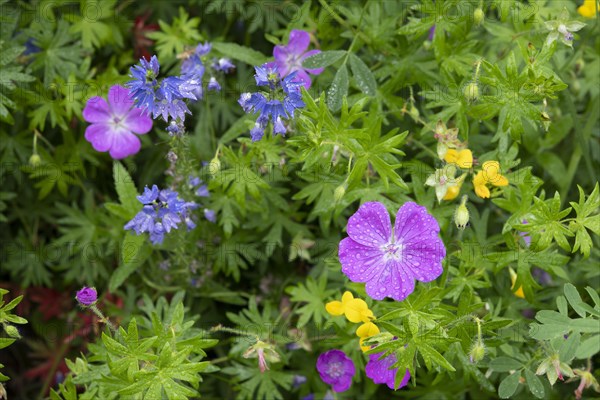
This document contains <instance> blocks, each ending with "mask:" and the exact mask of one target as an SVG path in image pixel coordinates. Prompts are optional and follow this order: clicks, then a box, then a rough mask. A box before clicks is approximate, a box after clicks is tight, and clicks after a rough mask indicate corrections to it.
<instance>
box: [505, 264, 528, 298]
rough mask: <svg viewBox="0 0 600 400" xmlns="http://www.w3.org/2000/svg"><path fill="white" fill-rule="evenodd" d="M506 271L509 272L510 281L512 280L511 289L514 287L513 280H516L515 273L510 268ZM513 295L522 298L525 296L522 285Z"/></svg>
mask: <svg viewBox="0 0 600 400" xmlns="http://www.w3.org/2000/svg"><path fill="white" fill-rule="evenodd" d="M508 272H509V273H510V281H511V282H512V286H511V287H510V288H511V289H514V288H515V282H516V281H517V273H516V272H515V271H513V269H512V268H508ZM514 294H515V296H517V297H520V298H522V299H524V298H525V293H523V286H519V288H518V289H517V290H516V291H515V292H514Z"/></svg>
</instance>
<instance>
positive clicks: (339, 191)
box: [333, 184, 346, 203]
mask: <svg viewBox="0 0 600 400" xmlns="http://www.w3.org/2000/svg"><path fill="white" fill-rule="evenodd" d="M345 194H346V184H341V185H340V186H338V187H336V188H335V191H334V192H333V199H334V200H335V202H336V203H337V202H339V201H340V200H341V199H342V197H344V195H345Z"/></svg>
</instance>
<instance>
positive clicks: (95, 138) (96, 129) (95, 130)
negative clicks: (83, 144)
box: [85, 124, 113, 152]
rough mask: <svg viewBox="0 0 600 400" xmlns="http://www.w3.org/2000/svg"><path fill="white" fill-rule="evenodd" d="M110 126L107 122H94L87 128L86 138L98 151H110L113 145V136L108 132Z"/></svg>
mask: <svg viewBox="0 0 600 400" xmlns="http://www.w3.org/2000/svg"><path fill="white" fill-rule="evenodd" d="M108 131H110V127H109V126H108V125H106V124H92V125H90V126H88V127H87V128H86V130H85V140H87V141H88V142H90V143H91V144H92V147H93V148H94V150H96V151H102V152H104V151H108V150H109V149H110V148H111V147H112V139H113V138H112V136H111V135H107V134H106V133H107V132H108Z"/></svg>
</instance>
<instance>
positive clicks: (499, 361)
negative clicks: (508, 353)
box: [490, 357, 522, 372]
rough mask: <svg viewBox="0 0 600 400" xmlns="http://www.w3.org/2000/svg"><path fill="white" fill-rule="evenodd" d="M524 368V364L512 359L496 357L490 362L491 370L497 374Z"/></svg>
mask: <svg viewBox="0 0 600 400" xmlns="http://www.w3.org/2000/svg"><path fill="white" fill-rule="evenodd" d="M521 367H522V364H521V363H520V362H519V361H517V360H515V359H514V358H510V357H496V358H494V359H493V360H492V361H490V368H491V369H493V370H494V371H497V372H508V371H513V370H517V369H519V368H521Z"/></svg>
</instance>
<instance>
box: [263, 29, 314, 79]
mask: <svg viewBox="0 0 600 400" xmlns="http://www.w3.org/2000/svg"><path fill="white" fill-rule="evenodd" d="M309 44H310V36H309V34H308V32H305V31H301V30H297V29H294V30H292V31H291V32H290V40H289V41H288V44H287V45H286V46H281V45H279V46H275V48H274V49H273V56H274V57H275V61H274V64H275V65H276V66H277V69H278V71H279V75H280V76H281V78H285V77H286V76H287V75H288V74H290V73H292V72H294V71H297V73H296V78H295V80H296V81H301V82H302V84H303V85H304V87H305V88H306V89H308V88H310V84H311V81H310V77H309V76H308V73H310V74H313V75H318V74H320V73H321V72H323V68H316V69H308V68H304V67H303V66H302V62H303V61H304V59H306V58H307V57H310V56H312V55H315V54H317V53H320V52H321V50H310V51H306V50H307V49H308V45H309Z"/></svg>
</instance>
